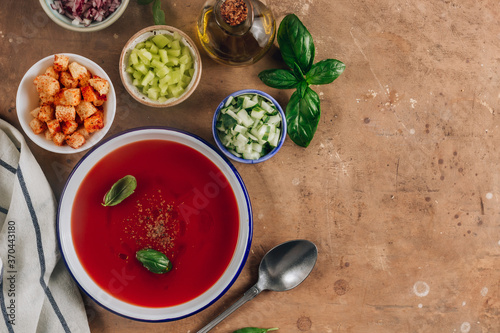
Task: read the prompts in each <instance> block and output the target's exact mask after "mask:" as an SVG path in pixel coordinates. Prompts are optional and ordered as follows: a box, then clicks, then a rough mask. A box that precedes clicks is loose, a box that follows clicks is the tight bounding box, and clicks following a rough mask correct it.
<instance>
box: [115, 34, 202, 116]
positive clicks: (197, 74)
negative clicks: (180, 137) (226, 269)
mask: <svg viewBox="0 0 500 333" xmlns="http://www.w3.org/2000/svg"><path fill="white" fill-rule="evenodd" d="M174 32H177V33H179V34H180V35H181V37H182V39H181V41H182V42H183V43H184V45H186V46H187V47H189V50H190V51H191V57H192V58H193V61H194V74H193V78H192V79H191V82H190V83H189V85H188V86H187V87H186V89H185V91H184V93H183V94H182V95H181V96H179V97H177V98H170V99H168V100H167V101H166V102H164V103H161V102H158V101H155V100H152V99H150V98H148V96H146V95H144V94H143V93H142V91H140V90H139V89H138V88H137V87H136V86H134V85H133V84H132V77H131V75H130V74H129V73H127V72H126V70H127V67H128V59H129V56H130V52H131V51H132V49H133V48H135V46H136V45H137V44H139V43H141V42H144V41H146V40H147V39H149V38H151V37H153V36H155V35H159V34H167V35H173V33H174ZM201 70H202V64H201V57H200V52H199V51H198V49H197V48H196V44H195V43H194V42H193V40H192V39H191V38H190V37H189V36H188V35H186V34H185V33H184V32H183V31H182V30H179V29H177V28H175V27H171V26H167V25H154V26H150V27H147V28H144V29H142V30H140V31H139V32H137V33H136V34H135V35H133V36H132V37H131V38H130V39H129V40H128V42H127V43H126V44H125V46H124V47H123V50H122V53H121V56H120V78H121V80H122V83H123V86H124V87H125V89H126V90H127V91H128V93H129V94H130V95H131V96H132V97H133V98H134V99H135V100H136V101H138V102H139V103H142V104H144V105H147V106H152V107H157V108H165V107H169V106H174V105H177V104H179V103H181V102H183V101H185V100H186V99H187V98H188V97H189V96H191V94H192V93H193V92H194V91H195V90H196V87H197V86H198V83H200V79H201Z"/></svg>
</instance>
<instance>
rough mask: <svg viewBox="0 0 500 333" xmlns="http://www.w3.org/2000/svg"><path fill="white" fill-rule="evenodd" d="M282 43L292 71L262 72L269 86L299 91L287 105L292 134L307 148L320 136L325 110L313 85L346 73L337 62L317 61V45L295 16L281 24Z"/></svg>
mask: <svg viewBox="0 0 500 333" xmlns="http://www.w3.org/2000/svg"><path fill="white" fill-rule="evenodd" d="M277 39H278V44H279V47H280V51H281V55H282V57H283V61H284V62H285V64H286V65H287V66H288V67H289V68H290V69H268V70H264V71H262V72H260V73H259V78H260V79H261V80H262V82H264V83H265V84H266V85H268V86H269V87H272V88H276V89H297V90H296V91H295V92H294V93H293V94H292V96H291V97H290V101H289V102H288V104H287V106H286V110H285V112H286V121H287V128H288V131H287V132H288V135H289V136H290V138H291V139H292V141H293V142H295V143H296V144H297V145H299V146H302V147H307V146H309V144H310V143H311V140H312V139H313V137H314V133H316V129H317V127H318V123H319V118H320V114H321V107H320V101H319V97H318V94H316V93H315V92H314V91H313V90H312V89H311V88H310V87H309V85H319V84H328V83H332V82H333V81H334V80H335V79H336V78H338V77H339V75H340V74H342V73H343V72H344V69H345V64H344V63H342V62H341V61H339V60H336V59H326V60H321V61H319V62H317V63H315V64H314V63H313V62H314V55H315V53H316V50H315V47H314V42H313V39H312V36H311V34H310V33H309V31H308V30H307V28H306V27H305V26H304V25H303V24H302V22H301V21H300V20H299V18H298V17H297V16H296V15H295V14H289V15H287V16H285V18H284V19H283V20H282V21H281V23H280V26H279V29H278V35H277Z"/></svg>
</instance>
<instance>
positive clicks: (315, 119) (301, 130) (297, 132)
mask: <svg viewBox="0 0 500 333" xmlns="http://www.w3.org/2000/svg"><path fill="white" fill-rule="evenodd" d="M320 114H321V111H320V102H319V96H318V94H316V93H315V92H314V91H313V90H312V89H311V88H309V87H306V88H305V90H304V95H303V96H301V95H300V93H299V91H298V90H297V91H295V92H294V93H293V94H292V96H291V97H290V101H289V102H288V104H287V106H286V124H287V128H288V129H287V132H288V136H289V137H290V139H292V141H293V142H295V143H296V144H297V145H299V146H302V147H307V146H309V144H310V143H311V140H312V139H313V137H314V133H315V132H316V129H317V128H318V123H319V118H320Z"/></svg>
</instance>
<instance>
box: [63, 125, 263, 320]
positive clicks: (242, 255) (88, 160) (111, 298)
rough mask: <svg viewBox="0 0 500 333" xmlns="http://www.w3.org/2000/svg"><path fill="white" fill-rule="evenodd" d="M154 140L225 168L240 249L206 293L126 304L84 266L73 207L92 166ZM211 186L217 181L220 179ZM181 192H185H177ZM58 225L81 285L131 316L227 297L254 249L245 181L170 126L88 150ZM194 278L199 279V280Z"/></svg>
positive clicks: (193, 307) (171, 315)
mask: <svg viewBox="0 0 500 333" xmlns="http://www.w3.org/2000/svg"><path fill="white" fill-rule="evenodd" d="M150 140H154V141H158V140H161V141H166V142H172V143H178V144H181V145H185V146H187V147H190V148H192V149H194V150H196V151H197V152H199V153H200V154H202V155H203V156H204V157H206V158H207V159H208V160H210V161H211V162H212V163H213V164H214V165H215V166H216V167H217V168H218V169H219V170H220V171H221V174H222V175H223V176H224V177H225V178H226V179H227V181H228V183H229V186H230V187H231V189H232V190H233V193H234V197H235V200H236V205H237V207H238V214H239V215H238V216H239V229H238V230H239V231H238V236H237V241H236V247H235V250H234V253H233V255H232V257H231V260H230V262H229V265H228V266H227V268H226V269H225V270H224V272H223V273H222V276H221V277H220V278H219V279H218V280H217V281H216V282H215V283H214V284H213V285H212V286H211V287H210V288H209V289H208V290H206V291H205V292H203V293H202V294H201V295H199V296H197V297H195V298H193V299H191V300H188V301H186V302H185V303H182V304H178V305H174V306H167V307H148V306H138V305H134V304H131V303H127V302H125V301H123V300H121V299H119V298H118V297H117V296H116V295H115V294H113V293H111V292H110V291H107V290H105V289H104V288H102V287H100V286H99V285H98V284H97V283H96V282H95V281H94V280H93V278H92V277H91V276H90V275H89V273H88V272H87V271H86V270H85V268H84V267H83V265H82V262H81V261H80V259H79V257H78V254H77V252H76V249H75V242H74V239H73V237H72V221H71V220H72V211H73V210H75V209H76V210H77V209H78V207H79V205H78V202H75V199H76V196H77V193H78V191H79V188H80V185H81V184H82V182H83V181H84V179H85V177H86V176H87V174H88V173H89V172H90V170H92V169H93V168H94V167H95V166H96V164H97V163H99V162H100V161H101V160H102V159H103V158H104V157H105V156H106V155H108V154H110V153H112V152H113V151H115V150H116V149H119V148H122V147H124V146H126V145H130V144H133V143H137V142H141V141H150ZM172 161H173V163H176V162H177V161H176V156H175V155H174V156H172ZM157 162H158V161H155V160H154V159H153V160H152V161H151V163H157ZM153 176H154V174H153ZM217 177H219V176H217ZM208 185H210V183H209V184H207V186H208ZM212 185H215V183H214V184H212ZM190 186H191V185H190ZM210 188H212V187H210ZM189 191H191V187H189V186H188V187H187V189H186V192H189ZM200 193H201V192H200ZM178 195H181V194H180V193H178ZM186 197H187V196H186ZM210 198H211V199H212V200H215V198H216V196H210ZM56 224H57V234H58V238H59V243H60V248H61V253H62V257H63V260H64V262H65V264H66V266H67V268H68V270H69V271H70V273H71V274H72V276H73V278H74V279H75V280H76V282H77V283H78V285H79V286H80V288H81V289H82V290H83V291H84V292H85V293H87V294H88V295H89V296H90V297H91V298H92V299H93V300H95V301H96V302H97V303H98V304H100V305H101V306H103V307H104V308H106V309H108V310H109V311H112V312H114V313H116V314H119V315H121V316H124V317H127V318H130V319H134V320H141V321H152V322H158V321H172V320H178V319H181V318H185V317H188V316H191V315H193V314H195V313H197V312H199V311H201V310H203V309H205V308H207V307H208V306H210V305H211V304H213V303H214V302H215V301H216V300H218V299H219V298H220V297H221V296H222V295H224V294H225V292H226V291H227V290H228V289H229V288H230V287H231V285H232V284H233V283H234V282H235V281H236V279H237V278H238V276H239V274H240V272H241V270H242V269H243V266H244V265H245V262H246V260H247V258H248V253H249V251H250V248H251V242H252V234H253V219H252V207H251V204H250V198H249V195H248V192H247V190H246V187H245V185H244V183H243V180H242V179H241V176H240V175H239V174H238V171H237V170H236V169H235V167H234V166H233V165H232V164H231V163H230V162H229V160H227V159H226V158H225V157H224V156H223V155H222V154H221V153H219V152H218V151H217V150H216V149H215V148H214V147H212V146H211V145H210V144H208V143H207V142H206V141H204V140H203V139H201V138H199V137H197V136H195V135H193V134H190V133H187V132H184V131H180V130H176V129H171V128H166V127H145V128H134V129H130V130H127V131H124V132H122V133H119V134H117V135H115V136H113V137H112V138H109V139H107V140H105V141H103V142H101V143H99V144H98V145H97V146H96V147H94V148H93V149H92V150H91V151H90V152H88V153H87V154H86V155H85V156H84V157H83V158H82V159H81V160H80V161H79V162H78V164H77V165H76V167H75V168H74V169H73V171H72V173H71V174H70V176H69V177H68V181H67V182H66V185H65V188H64V190H63V192H62V194H61V199H60V202H59V209H58V212H57V222H56ZM103 230H104V229H103ZM103 232H104V231H103ZM129 274H130V273H129ZM197 278H203V276H198V277H197ZM193 281H194V282H196V279H194V280H193ZM125 282H126V281H125ZM124 286H127V284H126V283H125V284H124ZM145 297H146V298H147V295H145Z"/></svg>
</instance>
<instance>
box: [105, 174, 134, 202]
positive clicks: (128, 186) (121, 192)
mask: <svg viewBox="0 0 500 333" xmlns="http://www.w3.org/2000/svg"><path fill="white" fill-rule="evenodd" d="M136 187H137V180H136V179H135V177H134V176H131V175H127V176H125V177H123V178H122V179H120V180H118V181H117V182H116V183H114V184H113V186H111V189H110V190H109V191H108V192H107V193H106V195H105V196H104V203H103V204H102V205H103V206H115V205H118V204H119V203H120V202H122V201H123V200H125V199H126V198H128V197H129V196H130V195H131V194H132V193H134V191H135V188H136Z"/></svg>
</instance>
